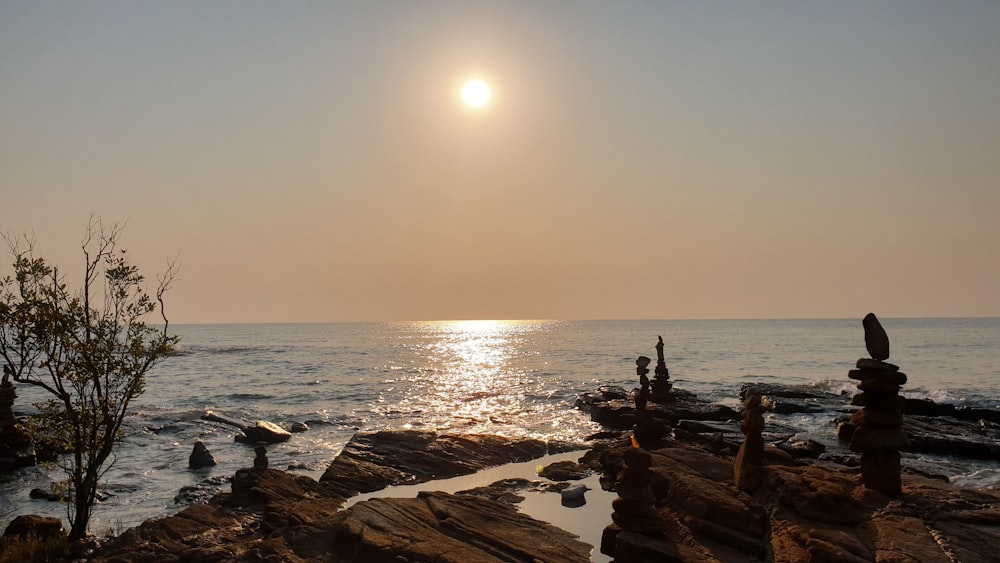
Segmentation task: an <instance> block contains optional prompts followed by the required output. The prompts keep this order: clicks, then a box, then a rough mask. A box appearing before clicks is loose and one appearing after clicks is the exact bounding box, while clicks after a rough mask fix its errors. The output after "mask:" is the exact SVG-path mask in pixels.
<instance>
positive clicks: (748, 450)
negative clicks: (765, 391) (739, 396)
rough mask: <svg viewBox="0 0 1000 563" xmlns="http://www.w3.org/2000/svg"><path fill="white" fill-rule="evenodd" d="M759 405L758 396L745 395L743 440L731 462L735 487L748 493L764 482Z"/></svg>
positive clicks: (762, 442)
mask: <svg viewBox="0 0 1000 563" xmlns="http://www.w3.org/2000/svg"><path fill="white" fill-rule="evenodd" d="M765 410H766V409H765V407H764V406H762V405H761V404H760V395H758V394H757V393H749V394H747V398H746V403H745V404H744V406H743V422H741V423H740V430H741V431H743V435H744V436H745V438H744V439H743V444H742V445H741V446H740V451H739V452H738V453H737V454H736V461H735V462H733V481H735V482H736V486H737V487H738V488H739V489H740V490H742V491H746V492H748V493H752V492H753V491H755V490H757V488H758V487H760V486H761V484H762V483H763V482H764V438H763V437H762V436H761V433H763V432H764V411H765Z"/></svg>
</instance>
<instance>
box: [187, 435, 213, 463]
mask: <svg viewBox="0 0 1000 563" xmlns="http://www.w3.org/2000/svg"><path fill="white" fill-rule="evenodd" d="M215 464H216V461H215V456H213V455H212V452H210V451H208V448H207V447H206V446H205V444H204V443H202V442H201V441H200V440H199V441H197V442H195V443H194V449H193V450H192V451H191V455H190V456H188V467H189V468H191V469H202V468H204V467H211V466H213V465H215Z"/></svg>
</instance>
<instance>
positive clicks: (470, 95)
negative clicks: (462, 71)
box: [462, 80, 490, 108]
mask: <svg viewBox="0 0 1000 563" xmlns="http://www.w3.org/2000/svg"><path fill="white" fill-rule="evenodd" d="M462 99H463V100H465V104H466V105H467V106H469V107H474V108H478V107H483V106H485V105H486V104H487V102H489V101H490V87H489V86H487V85H486V83H485V82H483V81H482V80H470V81H468V82H466V83H465V86H462Z"/></svg>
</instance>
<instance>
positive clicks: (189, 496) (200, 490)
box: [174, 475, 230, 504]
mask: <svg viewBox="0 0 1000 563" xmlns="http://www.w3.org/2000/svg"><path fill="white" fill-rule="evenodd" d="M229 481H230V478H229V476H228V475H220V476H216V477H211V478H209V479H205V480H204V481H202V482H200V483H198V484H196V485H187V486H184V487H181V488H180V490H179V491H178V492H177V494H176V495H174V504H197V503H205V502H208V501H209V499H211V498H212V497H214V496H215V495H217V494H219V493H221V492H222V487H223V486H224V485H225V484H226V483H228V482H229Z"/></svg>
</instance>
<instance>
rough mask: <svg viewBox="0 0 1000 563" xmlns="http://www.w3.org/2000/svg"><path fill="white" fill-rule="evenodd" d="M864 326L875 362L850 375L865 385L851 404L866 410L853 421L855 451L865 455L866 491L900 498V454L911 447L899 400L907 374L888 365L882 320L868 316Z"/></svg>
mask: <svg viewBox="0 0 1000 563" xmlns="http://www.w3.org/2000/svg"><path fill="white" fill-rule="evenodd" d="M862 325H863V326H864V328H865V346H866V347H867V348H868V353H869V354H871V358H861V359H860V360H858V364H857V367H858V369H855V370H851V371H850V372H849V373H848V374H847V376H848V377H850V378H851V379H856V380H858V381H860V382H861V383H860V384H858V389H860V390H861V393H859V394H858V395H855V397H854V399H853V400H852V402H851V403H852V404H854V405H857V406H861V407H863V408H862V409H861V410H859V411H858V412H856V413H854V416H852V417H851V422H853V423H854V425H855V427H856V428H855V430H854V436H853V437H852V438H851V451H853V452H859V453H860V454H861V478H862V480H863V481H864V484H865V487H867V488H869V489H873V490H876V491H879V492H882V493H885V494H887V495H889V496H891V497H896V496H899V494H900V493H901V492H902V490H903V485H902V480H901V477H900V464H899V452H900V451H905V450H907V449H909V447H910V441H909V439H908V438H907V437H906V432H904V431H903V429H902V425H903V406H904V405H905V404H906V400H905V399H904V398H903V397H900V396H899V386H900V385H903V384H904V383H906V374H904V373H903V372H901V371H899V367H898V366H894V365H892V364H890V363H887V362H886V361H885V360H887V359H889V337H888V336H887V335H886V333H885V329H883V328H882V325H881V323H879V322H878V318H876V317H875V315H874V314H873V313H868V315H867V316H865V318H864V320H863V321H862Z"/></svg>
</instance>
